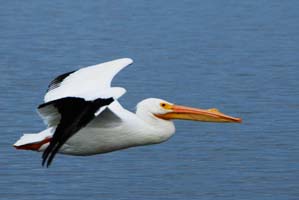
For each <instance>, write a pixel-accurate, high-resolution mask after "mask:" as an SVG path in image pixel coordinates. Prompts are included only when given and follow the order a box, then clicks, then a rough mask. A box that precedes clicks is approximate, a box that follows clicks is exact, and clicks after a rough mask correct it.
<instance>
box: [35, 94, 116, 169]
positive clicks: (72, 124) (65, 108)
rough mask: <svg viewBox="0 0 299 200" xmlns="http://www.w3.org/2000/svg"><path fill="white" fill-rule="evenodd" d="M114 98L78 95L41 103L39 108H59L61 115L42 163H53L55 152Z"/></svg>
mask: <svg viewBox="0 0 299 200" xmlns="http://www.w3.org/2000/svg"><path fill="white" fill-rule="evenodd" d="M113 101H114V99H113V98H112V97H111V98H107V99H101V98H99V99H96V100H93V101H86V100H84V99H82V98H77V97H66V98H62V99H58V100H54V101H51V102H47V103H44V104H41V105H40V106H39V107H38V109H42V108H43V107H46V106H48V105H52V106H54V107H56V108H57V110H58V112H59V113H60V115H61V119H60V122H59V124H58V126H57V127H56V130H55V132H54V134H53V137H52V139H51V142H50V144H49V146H48V147H47V148H46V150H45V151H44V153H43V156H42V158H43V162H42V165H43V166H44V164H45V163H46V162H47V167H48V166H49V165H50V164H51V162H52V160H53V158H54V157H55V154H56V153H57V152H58V150H59V149H60V147H61V146H62V145H63V144H64V143H65V142H66V141H67V140H68V139H69V138H70V137H71V136H73V135H74V134H75V133H76V132H78V131H79V130H80V129H81V128H83V127H85V126H86V125H87V124H88V123H89V122H90V121H91V120H92V119H94V117H95V115H94V114H95V113H96V112H97V111H98V110H99V109H100V108H101V107H103V106H106V105H109V104H110V103H112V102H113Z"/></svg>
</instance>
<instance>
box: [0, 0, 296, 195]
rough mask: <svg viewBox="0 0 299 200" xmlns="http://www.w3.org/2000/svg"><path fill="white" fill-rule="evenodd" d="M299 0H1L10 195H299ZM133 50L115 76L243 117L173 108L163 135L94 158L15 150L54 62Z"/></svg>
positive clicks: (133, 94) (130, 103)
mask: <svg viewBox="0 0 299 200" xmlns="http://www.w3.org/2000/svg"><path fill="white" fill-rule="evenodd" d="M298 9H299V1H295V0H294V1H292V0H290V1H279V0H252V1H233V0H229V1H220V0H219V1H217V0H215V1H209V0H202V1H196V0H193V1H191V0H180V1H173V0H165V1H158V0H151V1H145V0H130V1H116V0H100V1H70V0H66V1H58V0H53V1H33V0H30V1H2V2H1V6H0V91H1V93H0V108H1V112H0V119H1V121H0V127H1V134H0V199H5V200H8V199H18V200H40V199H66V200H68V199H70V200H81V199H83V198H84V199H113V200H114V199H117V200H119V199H121V200H131V199H144V200H154V199H169V200H182V199H204V200H209V199H211V200H218V199H219V200H232V199H236V200H240V199H242V200H247V199H248V200H249V199H254V200H256V199H261V200H268V199H269V200H273V199H275V200H285V199H287V200H289V199H299V133H298V130H299V123H298V118H299V89H298V87H299V80H298V77H299V53H298V52H299V47H298V46H299V23H298V21H299V12H298ZM121 57H131V58H133V59H134V61H135V63H134V65H132V66H130V67H129V68H127V69H126V70H124V71H123V72H121V73H120V74H119V75H117V77H116V79H115V80H114V85H118V86H123V87H125V88H126V89H127V90H128V92H127V94H126V95H125V96H123V97H122V98H121V103H122V104H123V105H124V106H125V107H126V108H128V109H131V110H134V107H135V105H136V103H137V102H139V101H140V100H142V99H144V98H147V97H159V98H163V99H166V100H168V101H171V102H174V103H178V104H184V105H190V106H196V107H202V108H210V107H216V108H218V109H220V110H221V111H222V112H224V113H227V114H230V115H233V116H237V117H242V118H243V121H244V123H243V124H213V123H195V122H190V121H177V122H176V125H177V132H176V134H175V136H174V137H173V138H171V139H170V140H169V141H167V142H166V143H163V144H159V145H153V146H146V147H138V148H131V149H128V150H124V151H119V152H114V153H109V154H103V155H96V156H91V157H72V156H65V155H59V156H57V157H56V159H55V161H54V164H53V165H52V166H51V167H50V168H49V169H47V168H42V167H41V155H40V154H39V153H36V152H29V151H17V150H15V149H14V148H13V147H12V144H13V143H14V142H15V141H16V140H17V139H18V138H19V137H20V136H21V134H22V133H23V132H38V131H39V130H42V129H43V128H44V125H43V123H42V121H41V119H40V118H39V117H38V115H37V114H36V112H35V108H36V106H37V105H38V104H39V103H41V102H42V99H43V95H44V92H45V90H46V88H47V84H48V82H49V81H51V79H53V78H54V77H55V76H56V75H59V74H61V73H64V72H68V71H71V70H74V69H77V68H80V67H83V66H87V65H91V64H96V63H100V62H104V61H108V60H112V59H116V58H121Z"/></svg>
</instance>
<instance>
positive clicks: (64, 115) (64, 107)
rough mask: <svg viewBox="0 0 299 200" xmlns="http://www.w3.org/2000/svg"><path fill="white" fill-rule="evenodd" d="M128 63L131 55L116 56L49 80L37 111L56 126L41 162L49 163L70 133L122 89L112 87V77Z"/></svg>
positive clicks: (92, 116)
mask: <svg viewBox="0 0 299 200" xmlns="http://www.w3.org/2000/svg"><path fill="white" fill-rule="evenodd" d="M131 63H132V60H131V59H119V60H115V61H111V62H107V63H103V64H99V65H95V66H91V67H87V68H82V69H80V70H78V71H75V72H70V73H66V74H63V75H60V76H58V77H57V78H56V79H54V80H53V81H52V82H51V83H50V85H49V87H48V92H47V94H46V95H45V103H44V104H41V105H40V106H39V107H38V112H39V114H40V116H41V117H42V118H43V119H44V121H45V123H46V124H47V125H48V126H49V127H56V130H55V132H54V134H53V137H52V139H51V142H50V144H49V146H48V147H47V149H46V150H45V151H44V153H43V165H44V164H45V163H47V166H49V165H50V164H51V162H52V160H53V158H54V156H55V154H56V153H57V152H58V150H59V148H60V147H61V146H62V145H63V144H64V143H65V142H66V141H67V140H68V139H69V138H70V137H71V136H73V135H74V134H75V133H76V132H78V131H79V130H80V129H81V128H83V127H85V126H86V125H87V124H88V123H89V122H91V121H92V120H93V119H94V118H95V117H96V116H98V115H99V114H100V113H101V112H102V111H103V110H104V109H105V108H106V107H107V106H108V105H109V104H111V103H112V102H113V101H114V100H116V99H117V98H119V97H120V96H122V95H123V94H124V93H125V89H123V88H115V87H111V81H112V79H113V77H114V76H115V75H116V74H117V73H118V72H119V71H120V70H121V69H122V68H124V67H126V66H128V65H129V64H131Z"/></svg>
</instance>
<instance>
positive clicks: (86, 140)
mask: <svg viewBox="0 0 299 200" xmlns="http://www.w3.org/2000/svg"><path fill="white" fill-rule="evenodd" d="M131 63H132V60H131V59H119V60H115V61H111V62H107V63H103V64H99V65H95V66H91V67H87V68H82V69H80V70H78V71H74V72H70V73H66V74H63V75H60V76H58V77H57V78H56V79H54V80H53V81H52V82H51V83H50V85H49V88H48V91H47V93H46V95H45V103H43V104H41V105H40V106H39V107H38V112H39V114H40V116H41V117H42V118H43V120H44V121H45V123H46V124H47V126H48V128H47V129H45V130H44V131H42V132H40V133H37V134H25V135H24V136H23V137H21V138H20V140H18V141H17V142H16V143H15V145H14V146H15V147H16V148H17V149H26V150H34V151H43V152H44V153H43V164H44V163H45V162H47V166H48V165H50V164H51V161H52V160H53V158H54V156H55V154H56V153H62V154H69V155H78V156H85V155H94V154H100V153H107V152H111V151H115V150H120V149H125V148H129V147H134V146H141V145H149V144H157V143H161V142H164V141H166V140H167V139H169V138H170V137H171V136H172V135H173V134H174V132H175V126H174V123H173V121H171V119H188V120H197V121H212V122H240V121H241V120H240V119H239V118H234V117H230V116H227V115H224V114H222V113H220V112H219V111H218V110H216V109H209V110H203V109H196V108H191V107H184V106H177V105H175V104H172V103H169V102H167V101H165V100H161V99H155V98H149V99H145V100H143V101H141V102H140V103H138V105H137V110H136V113H132V112H130V111H128V110H126V109H125V108H123V107H122V106H121V105H120V103H119V102H118V100H117V99H118V98H119V97H120V96H122V95H123V94H124V93H125V92H126V91H125V89H123V88H119V87H111V86H110V84H111V81H112V79H113V77H114V76H115V75H116V74H117V73H118V72H119V71H120V70H121V69H123V68H124V67H126V66H128V65H129V64H131Z"/></svg>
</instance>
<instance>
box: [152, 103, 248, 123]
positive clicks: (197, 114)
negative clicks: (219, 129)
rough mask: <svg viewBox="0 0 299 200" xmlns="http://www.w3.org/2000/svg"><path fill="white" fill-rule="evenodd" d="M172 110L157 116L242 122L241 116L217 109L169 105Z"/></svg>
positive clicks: (168, 118) (204, 120)
mask: <svg viewBox="0 0 299 200" xmlns="http://www.w3.org/2000/svg"><path fill="white" fill-rule="evenodd" d="M169 110H171V112H169V113H166V114H158V115H156V116H157V117H159V118H161V119H165V120H170V119H185V120H194V121H203V122H227V123H229V122H235V123H241V122H242V119H241V118H235V117H231V116H228V115H225V114H223V113H221V112H219V111H218V110H217V109H215V108H212V109H207V110H204V109H199V108H191V107H186V106H179V105H171V106H169Z"/></svg>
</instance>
